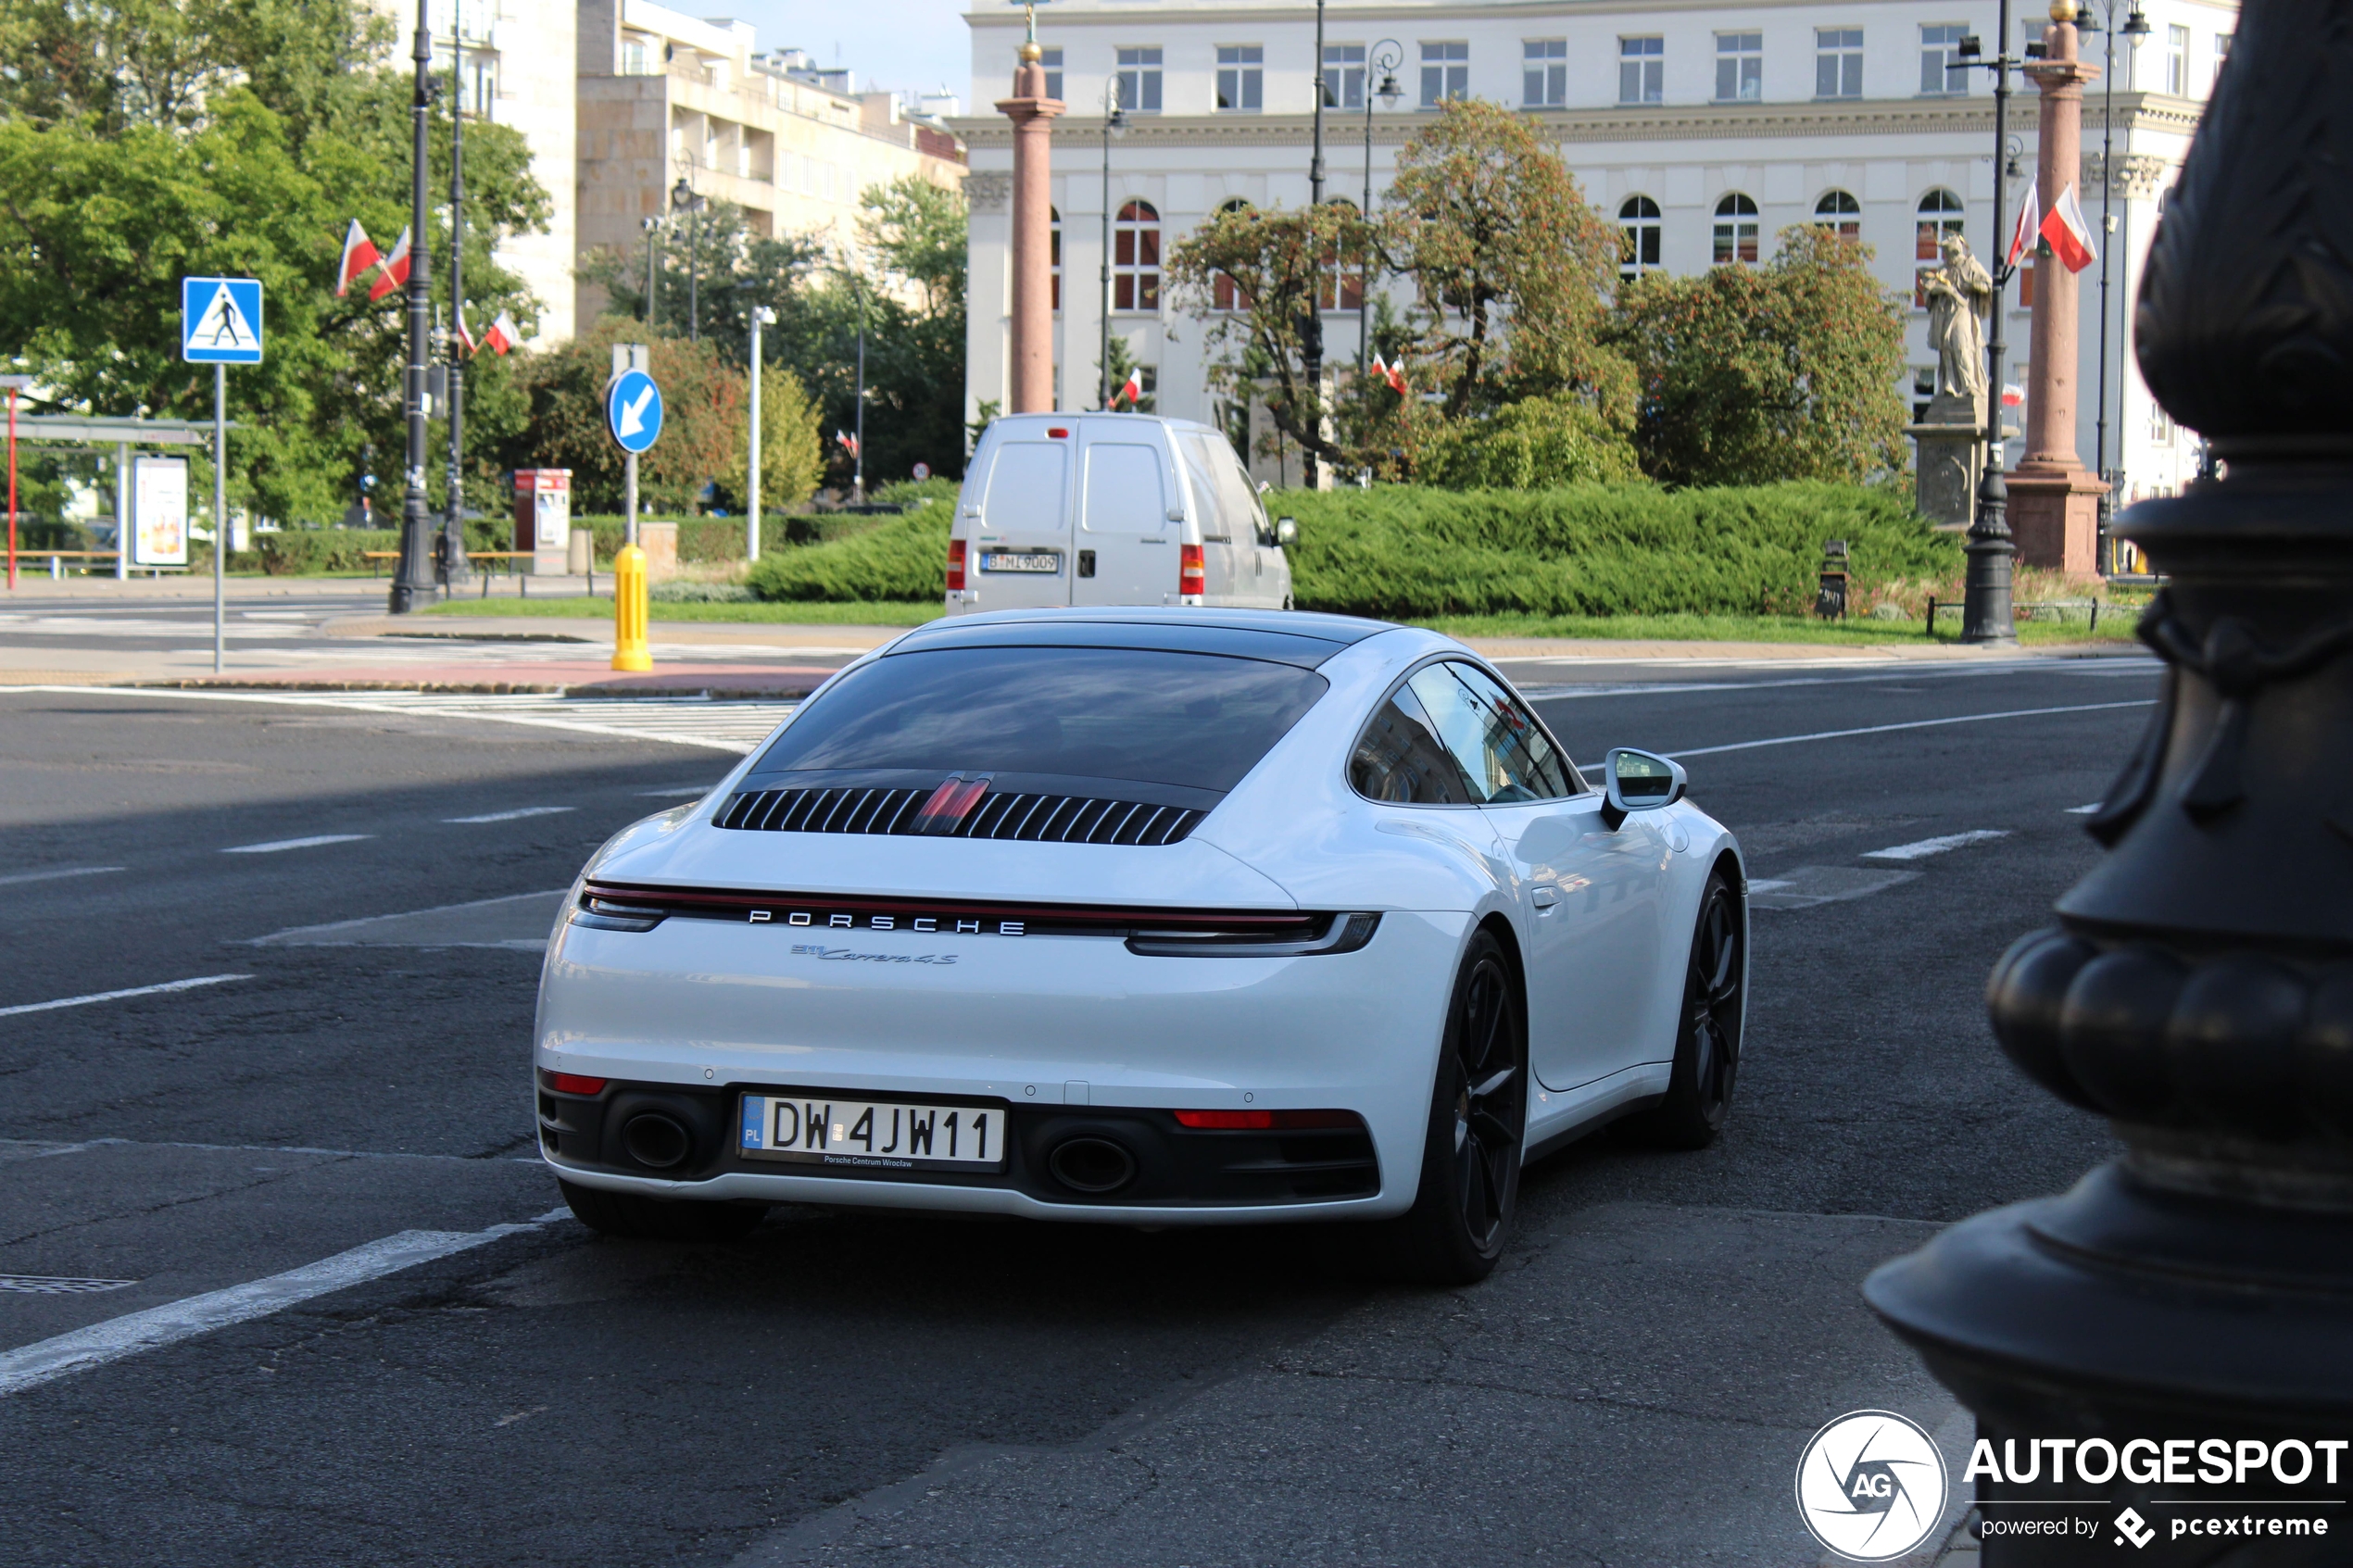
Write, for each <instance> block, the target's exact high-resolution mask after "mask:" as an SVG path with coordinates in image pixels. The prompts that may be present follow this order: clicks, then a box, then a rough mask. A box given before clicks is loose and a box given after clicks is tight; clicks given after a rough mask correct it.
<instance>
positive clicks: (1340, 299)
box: [1315, 196, 1365, 310]
mask: <svg viewBox="0 0 2353 1568" xmlns="http://www.w3.org/2000/svg"><path fill="white" fill-rule="evenodd" d="M1328 205H1330V206H1332V207H1346V208H1347V209H1348V210H1349V212H1350V213H1352V214H1353V213H1354V212H1355V210H1356V204H1355V203H1354V202H1353V201H1350V200H1349V199H1348V198H1347V197H1346V196H1340V197H1338V198H1337V199H1335V200H1333V201H1332V202H1331V203H1329V204H1328ZM1350 259H1351V260H1352V261H1353V262H1354V263H1355V266H1356V270H1354V271H1353V272H1351V271H1348V270H1345V268H1344V266H1343V264H1342V262H1341V259H1340V252H1339V250H1338V249H1337V248H1334V249H1331V250H1327V251H1326V252H1325V253H1324V267H1325V269H1326V270H1325V271H1324V272H1323V274H1322V276H1321V277H1320V278H1319V279H1318V280H1317V282H1316V285H1315V307H1316V308H1317V309H1319V310H1355V309H1359V308H1361V307H1363V305H1364V303H1365V270H1364V263H1363V261H1362V259H1361V258H1357V257H1351V258H1350Z"/></svg>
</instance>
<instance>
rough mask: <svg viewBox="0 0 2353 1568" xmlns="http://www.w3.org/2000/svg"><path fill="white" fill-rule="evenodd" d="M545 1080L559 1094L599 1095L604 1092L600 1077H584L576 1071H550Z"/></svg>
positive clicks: (603, 1083) (603, 1084)
mask: <svg viewBox="0 0 2353 1568" xmlns="http://www.w3.org/2000/svg"><path fill="white" fill-rule="evenodd" d="M547 1081H548V1083H549V1085H551V1086H552V1087H553V1088H554V1089H555V1091H556V1093H558V1094H560V1095H600V1094H603V1093H604V1092H605V1081H604V1080H603V1079H602V1078H585V1077H583V1076H581V1075H580V1074H579V1073H549V1074H547Z"/></svg>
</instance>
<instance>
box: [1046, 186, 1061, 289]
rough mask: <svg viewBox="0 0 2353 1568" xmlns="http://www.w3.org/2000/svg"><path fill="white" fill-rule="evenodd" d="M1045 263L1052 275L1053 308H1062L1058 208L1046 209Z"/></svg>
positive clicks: (1059, 216) (1059, 209)
mask: <svg viewBox="0 0 2353 1568" xmlns="http://www.w3.org/2000/svg"><path fill="white" fill-rule="evenodd" d="M1046 261H1047V266H1048V269H1049V270H1051V272H1052V273H1053V277H1054V281H1053V283H1052V284H1051V287H1052V289H1053V292H1054V306H1053V307H1054V308H1055V309H1057V310H1060V309H1061V308H1062V307H1063V212H1062V208H1060V207H1048V208H1047V209H1046Z"/></svg>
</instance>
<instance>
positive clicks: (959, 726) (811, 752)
mask: <svg viewBox="0 0 2353 1568" xmlns="http://www.w3.org/2000/svg"><path fill="white" fill-rule="evenodd" d="M1326 687H1327V682H1326V681H1325V680H1324V678H1323V677H1322V676H1321V675H1318V674H1316V673H1315V671H1311V670H1300V669H1296V668H1294V667H1293V666H1290V665H1288V664H1275V663H1270V662H1267V661H1265V660H1263V659H1229V658H1225V657H1222V656H1218V655H1212V654H1196V653H1168V652H1161V651H1155V650H1146V649H1138V648H1085V647H985V648H940V649H937V650H933V651H930V652H920V653H902V654H892V655H890V656H888V657H887V658H884V659H876V660H875V662H874V663H872V664H869V665H866V666H864V667H862V668H861V669H858V670H855V671H851V672H850V673H849V674H847V675H845V676H843V677H842V678H841V680H839V681H838V682H837V683H836V684H834V685H832V686H830V687H828V688H827V689H826V690H825V692H824V695H823V696H819V697H817V698H816V699H815V700H814V701H813V702H812V704H811V706H810V708H809V709H808V711H807V712H805V713H803V714H801V715H800V716H799V718H798V719H796V720H795V721H793V722H792V723H791V724H790V725H789V726H787V727H786V730H785V733H784V734H781V735H779V736H777V737H776V744H775V745H774V746H771V747H769V749H768V754H767V755H766V756H765V757H763V758H761V761H760V768H759V771H761V772H763V773H766V772H773V771H780V770H787V769H789V770H793V771H814V770H820V769H824V770H837V769H856V770H865V769H879V768H888V769H916V770H924V771H941V772H946V771H958V772H963V773H975V772H1004V773H1060V774H1065V775H1074V776H1079V777H1087V778H1097V779H1130V780H1136V781H1139V782H1143V783H1151V784H1172V785H1176V786H1179V787H1185V788H1193V789H1213V790H1218V791H1224V790H1229V789H1231V788H1233V787H1234V785H1236V784H1239V783H1240V782H1241V780H1242V776H1243V775H1244V774H1246V773H1248V772H1249V771H1251V769H1252V768H1254V767H1256V766H1257V765H1258V759H1260V758H1262V757H1264V756H1265V755H1266V753H1267V751H1268V750H1269V748H1271V747H1272V746H1274V744H1275V743H1276V742H1277V741H1278V740H1280V739H1282V738H1283V736H1284V735H1285V734H1288V733H1289V732H1290V727H1291V726H1292V725H1293V724H1295V723H1297V722H1298V721H1299V718H1300V715H1302V714H1303V713H1305V712H1306V711H1307V710H1308V709H1310V708H1312V707H1314V706H1315V700H1316V698H1318V697H1320V696H1323V695H1324V692H1325V689H1326Z"/></svg>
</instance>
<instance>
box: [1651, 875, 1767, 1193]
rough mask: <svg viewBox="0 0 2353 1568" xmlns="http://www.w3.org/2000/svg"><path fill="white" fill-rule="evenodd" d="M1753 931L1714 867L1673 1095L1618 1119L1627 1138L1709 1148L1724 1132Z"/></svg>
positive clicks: (1688, 988) (1702, 910)
mask: <svg viewBox="0 0 2353 1568" xmlns="http://www.w3.org/2000/svg"><path fill="white" fill-rule="evenodd" d="M1747 936H1748V933H1747V931H1746V930H1745V929H1744V928H1743V922H1742V920H1741V907H1740V900H1739V898H1738V897H1735V896H1734V895H1733V893H1732V888H1731V884H1730V882H1728V881H1727V880H1726V879H1725V876H1724V873H1723V872H1720V871H1719V872H1711V873H1709V875H1708V878H1707V886H1706V887H1705V889H1704V890H1703V891H1702V892H1701V894H1700V899H1699V919H1698V921H1697V922H1694V923H1693V925H1692V948H1691V957H1690V959H1689V960H1686V961H1685V963H1684V966H1683V1006H1682V1016H1681V1019H1680V1022H1678V1023H1677V1025H1676V1030H1675V1065H1674V1068H1673V1071H1672V1072H1671V1073H1669V1075H1668V1077H1667V1098H1664V1099H1662V1100H1661V1101H1659V1103H1658V1104H1657V1105H1656V1106H1655V1107H1653V1108H1652V1109H1651V1110H1645V1111H1642V1112H1641V1113H1640V1114H1638V1115H1635V1116H1629V1117H1628V1118H1627V1119H1626V1121H1625V1122H1624V1123H1621V1124H1620V1125H1621V1126H1622V1127H1623V1128H1624V1130H1625V1132H1626V1133H1627V1135H1629V1136H1630V1137H1633V1138H1636V1139H1639V1140H1640V1141H1642V1142H1643V1143H1647V1144H1652V1145H1655V1146H1656V1147H1658V1148H1685V1149H1690V1148H1706V1147H1707V1146H1708V1145H1710V1144H1712V1143H1714V1142H1715V1141H1716V1135H1718V1133H1720V1132H1722V1131H1723V1130H1724V1122H1725V1119H1726V1118H1727V1117H1729V1116H1730V1115H1731V1112H1732V1087H1733V1085H1734V1083H1735V1082H1736V1081H1737V1080H1738V1079H1739V1077H1740V1068H1741V1022H1742V1017H1743V1004H1744V1002H1745V995H1744V993H1745V991H1746V989H1747V985H1748V966H1747V964H1746V963H1745V962H1744V961H1743V960H1745V958H1746V956H1747V955H1746V951H1745V947H1746V942H1747Z"/></svg>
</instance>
